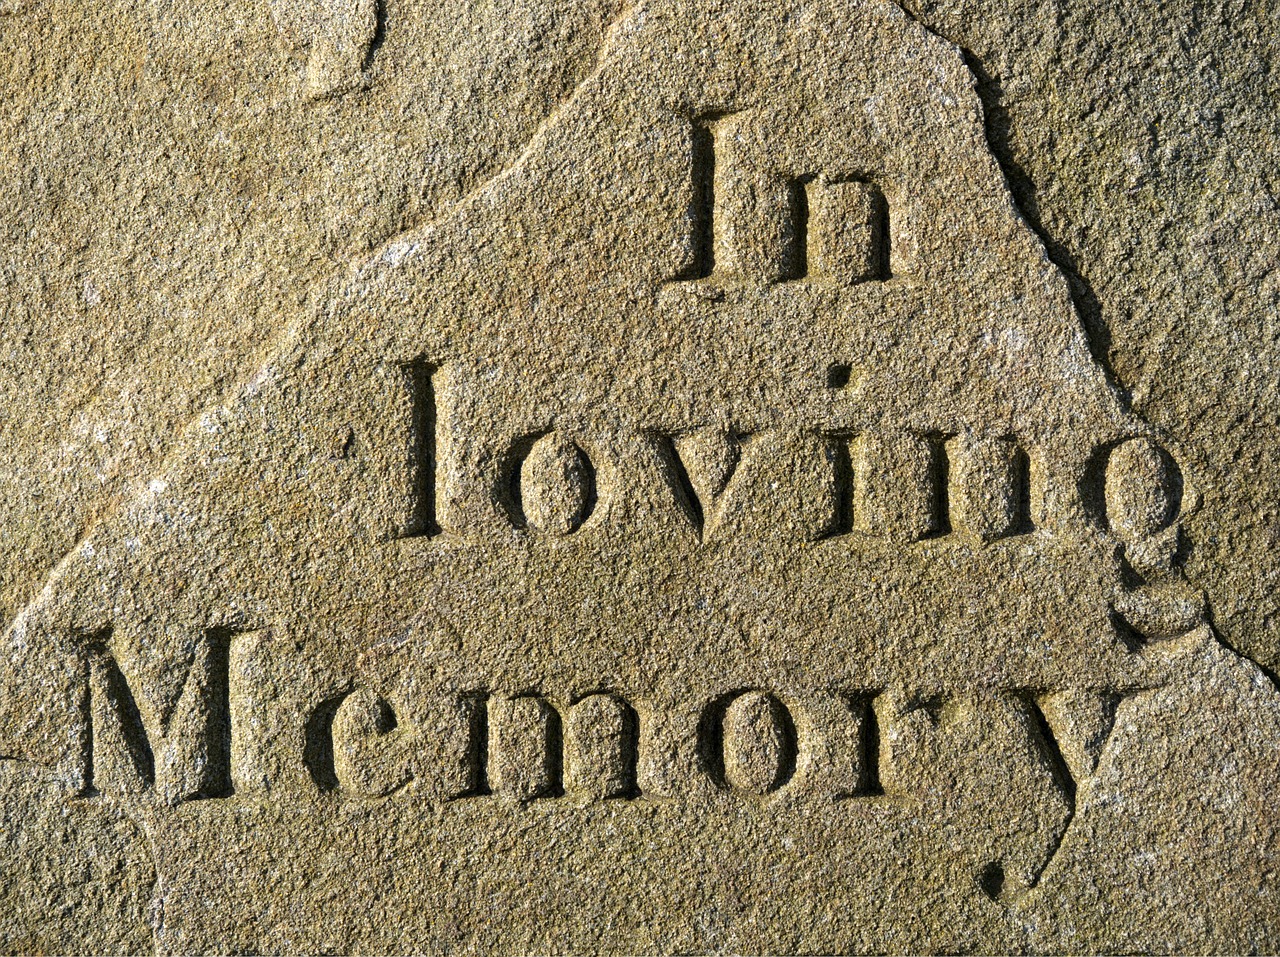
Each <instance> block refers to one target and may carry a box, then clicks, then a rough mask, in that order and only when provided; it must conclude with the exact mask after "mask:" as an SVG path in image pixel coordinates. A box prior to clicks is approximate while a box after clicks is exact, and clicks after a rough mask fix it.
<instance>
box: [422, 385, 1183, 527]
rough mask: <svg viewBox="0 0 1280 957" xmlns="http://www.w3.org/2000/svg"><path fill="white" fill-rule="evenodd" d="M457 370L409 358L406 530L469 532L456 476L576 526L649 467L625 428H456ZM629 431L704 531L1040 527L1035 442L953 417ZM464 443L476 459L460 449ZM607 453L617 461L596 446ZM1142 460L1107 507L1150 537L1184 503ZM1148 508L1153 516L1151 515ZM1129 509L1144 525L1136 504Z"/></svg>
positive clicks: (517, 521)
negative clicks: (441, 396)
mask: <svg viewBox="0 0 1280 957" xmlns="http://www.w3.org/2000/svg"><path fill="white" fill-rule="evenodd" d="M445 374H446V373H445V370H442V369H440V368H439V367H437V366H433V365H431V364H429V363H426V362H416V363H413V364H411V365H410V366H407V367H406V368H405V372H404V376H405V382H406V395H407V396H408V399H407V400H406V402H405V403H404V406H403V414H404V415H405V417H406V420H407V421H406V424H405V428H404V434H405V435H406V436H407V438H406V442H407V448H408V461H407V465H406V468H405V475H404V481H405V487H406V489H407V490H408V492H407V496H406V497H407V500H408V501H409V502H410V503H411V504H410V510H409V514H408V515H407V516H405V517H404V519H403V520H402V521H401V522H400V528H401V529H402V532H401V535H400V537H402V538H406V539H421V538H428V539H429V538H432V537H434V536H435V535H437V534H439V533H440V532H442V531H448V532H453V533H456V534H466V533H467V532H468V529H467V528H466V527H465V526H463V525H458V524H454V525H452V526H450V527H446V526H445V524H444V523H442V521H441V514H440V511H439V509H438V507H437V503H438V502H439V501H440V500H441V496H442V495H447V494H450V493H445V492H443V491H442V489H443V488H444V485H443V483H444V481H446V479H445V477H446V476H450V477H452V478H453V480H455V481H456V480H457V479H458V477H463V478H466V479H467V481H466V482H465V483H464V484H465V485H466V487H467V488H470V489H481V488H484V487H485V486H486V485H488V486H489V487H491V488H492V489H493V491H492V501H491V502H490V503H489V504H490V505H491V507H492V508H493V510H495V511H496V512H498V513H499V514H501V515H503V516H505V521H507V523H508V524H509V526H510V527H511V528H514V529H525V530H528V531H529V532H531V533H534V534H538V535H543V536H548V537H563V536H567V535H571V534H573V533H575V532H578V531H579V530H581V529H582V528H583V527H584V526H585V525H587V524H588V523H589V520H590V519H591V518H592V517H593V515H594V514H595V512H596V511H597V507H598V505H599V502H598V496H599V495H600V494H601V492H600V489H599V486H598V468H599V467H600V466H601V465H607V467H608V468H609V469H611V470H615V472H617V473H623V472H626V471H627V470H628V469H630V468H635V467H636V465H635V464H633V463H629V462H627V461H609V459H608V456H609V454H610V453H611V451H612V449H613V448H619V447H624V448H625V447H627V443H626V442H622V443H612V444H606V445H605V446H604V448H605V451H604V452H603V453H598V452H592V453H588V451H587V444H586V443H584V442H583V441H582V440H580V439H578V438H577V437H575V435H573V434H571V433H569V432H566V431H564V430H560V429H549V430H545V431H539V432H534V433H531V434H527V435H517V436H515V437H513V438H512V439H510V440H509V445H507V447H506V448H503V449H490V448H486V447H485V446H483V445H478V444H476V443H474V442H468V441H462V440H461V439H462V436H461V435H460V434H452V435H451V430H453V431H454V432H456V430H457V429H459V428H460V427H462V426H461V424H460V423H457V422H451V423H450V425H449V427H448V428H442V426H441V424H440V419H439V416H438V411H437V404H436V403H437V398H436V383H437V382H438V380H439V379H440V378H441V377H442V376H444V375H445ZM851 375H852V371H851V367H850V366H849V365H848V364H841V363H834V364H832V365H831V366H830V367H829V369H828V372H827V383H826V386H827V388H833V389H840V388H844V387H846V386H847V385H848V383H849V379H850V376H851ZM627 439H628V441H630V442H631V443H632V444H631V447H632V448H634V447H635V444H636V443H635V441H634V440H636V439H638V440H639V441H640V442H643V443H647V444H648V445H650V446H651V447H652V448H653V450H654V452H655V453H656V454H657V456H658V457H659V459H660V460H661V461H662V462H663V463H664V466H663V468H664V471H663V473H662V475H663V478H664V480H665V482H666V483H667V486H668V488H667V490H666V494H667V495H668V496H670V500H671V501H674V503H675V504H676V506H677V507H678V509H679V510H680V511H681V512H682V513H683V514H684V516H685V517H686V518H687V520H688V522H689V524H690V526H691V527H692V528H693V529H694V531H695V532H696V533H697V534H698V536H699V537H701V538H702V539H703V540H704V541H714V540H718V539H725V538H734V537H742V536H746V537H769V538H772V539H775V540H791V541H819V540H822V539H830V538H839V537H843V536H845V535H847V534H848V533H850V532H853V533H856V534H857V536H863V537H868V538H876V539H885V540H888V541H891V542H895V543H898V544H903V545H905V544H908V543H911V542H914V541H918V540H920V539H924V538H930V537H934V536H938V535H946V534H950V533H953V532H955V533H959V534H963V535H967V536H969V537H971V538H975V539H978V540H980V541H983V542H990V541H995V540H998V539H1001V538H1007V537H1009V536H1013V535H1022V534H1026V533H1029V532H1031V531H1033V530H1034V527H1035V521H1034V519H1033V512H1034V510H1035V503H1034V499H1035V494H1036V493H1035V481H1034V479H1035V475H1034V468H1033V459H1032V455H1031V453H1030V452H1028V450H1027V449H1025V448H1024V447H1023V446H1022V444H1021V443H1020V442H1019V441H1018V439H1017V438H1016V437H1012V436H1000V435H996V436H984V435H975V434H971V433H960V434H958V433H955V432H949V431H948V430H946V429H945V428H940V429H938V430H937V431H932V432H927V433H919V432H913V431H908V430H896V431H894V430H885V429H880V430H874V431H866V432H861V433H857V434H853V435H849V434H847V433H846V432H843V431H840V430H836V429H832V430H830V431H828V430H826V429H824V428H822V427H821V425H815V426H814V427H813V428H799V429H797V428H765V429H759V430H756V431H751V432H739V431H736V430H734V429H733V428H732V427H731V426H729V425H726V424H712V425H702V426H696V427H693V428H690V429H688V430H683V431H678V432H674V433H670V432H667V433H664V432H660V431H652V430H641V431H639V432H638V433H637V434H635V435H634V436H628V437H627ZM1135 441H1136V440H1135ZM1141 441H1142V443H1146V440H1141ZM1148 446H1149V448H1150V449H1151V450H1153V451H1150V452H1149V453H1143V454H1144V455H1146V456H1147V458H1152V457H1153V456H1158V455H1165V453H1163V452H1162V451H1160V450H1159V449H1157V448H1156V447H1155V446H1153V445H1150V443H1146V444H1144V445H1142V448H1144V449H1145V448H1147V447H1148ZM1127 448H1128V446H1126V445H1122V446H1120V447H1118V449H1117V451H1116V452H1114V453H1113V457H1118V458H1116V461H1121V460H1123V461H1125V462H1127V461H1128V459H1129V458H1132V457H1133V456H1131V455H1130V454H1129V452H1127V451H1125V450H1126V449H1127ZM459 449H460V450H465V451H464V452H463V453H462V454H465V455H467V456H474V457H475V458H474V460H467V459H458V458H456V457H453V456H456V455H457V454H458V453H457V452H456V451H455V450H459ZM597 454H600V455H603V458H604V462H602V463H598V462H597V461H596V460H595V458H594V457H595V456H596V455H597ZM1135 454H1136V453H1135ZM1126 456H1128V458H1126ZM1166 457H1167V456H1166ZM1141 461H1142V462H1146V459H1141ZM1152 461H1159V460H1158V459H1155V458H1152ZM494 462H496V463H499V465H498V471H499V474H498V475H497V476H495V477H494V478H493V479H492V480H491V481H490V482H485V481H484V479H483V477H482V476H483V474H484V472H485V470H486V469H488V468H490V467H491V464H492V463H494ZM1148 464H1150V463H1148ZM1134 468H1137V466H1130V465H1125V466H1124V470H1122V469H1121V467H1120V466H1119V465H1116V466H1115V467H1114V468H1112V469H1111V470H1110V471H1109V472H1108V475H1107V479H1106V484H1107V492H1106V495H1107V506H1106V507H1107V511H1108V514H1112V513H1114V514H1115V515H1117V516H1118V517H1117V518H1116V519H1115V521H1114V523H1113V525H1114V528H1115V531H1116V534H1117V535H1119V536H1120V537H1121V538H1122V539H1123V538H1125V537H1126V536H1128V537H1129V538H1131V539H1134V538H1135V536H1137V537H1141V534H1142V533H1144V532H1145V530H1146V527H1147V526H1148V525H1153V526H1154V525H1159V527H1160V528H1162V529H1163V528H1164V527H1166V526H1167V525H1169V524H1170V523H1171V519H1170V518H1169V516H1170V515H1172V514H1173V513H1174V512H1176V505H1170V504H1169V503H1167V502H1164V501H1163V499H1162V500H1161V501H1160V502H1156V503H1155V504H1154V505H1149V504H1144V503H1142V502H1136V501H1134V500H1133V499H1134V496H1138V495H1140V494H1152V495H1156V496H1157V497H1158V496H1159V495H1163V494H1165V493H1164V492H1160V491H1156V492H1145V491H1144V492H1141V493H1139V492H1137V491H1127V490H1126V488H1127V487H1126V486H1125V484H1124V483H1125V482H1131V484H1132V483H1137V484H1140V483H1143V482H1146V483H1151V482H1161V481H1164V479H1163V478H1161V477H1160V476H1157V475H1154V473H1153V474H1150V475H1148V474H1146V473H1145V472H1144V473H1142V474H1141V475H1137V477H1136V478H1133V479H1132V480H1130V479H1129V478H1127V477H1126V476H1129V475H1130V473H1131V472H1133V469H1134ZM1151 468H1154V466H1151ZM1149 471H1150V468H1148V472H1149ZM1135 474H1136V473H1135ZM468 477H469V478H468ZM1144 487H1145V486H1144ZM1135 488H1136V484H1135ZM452 494H453V495H454V497H453V498H451V499H449V502H450V504H451V506H452V513H453V514H454V515H455V519H454V521H455V522H457V521H459V519H457V518H456V516H458V515H464V514H477V512H478V511H479V510H478V509H476V508H475V507H474V503H473V506H472V507H471V508H469V509H468V508H459V506H460V504H462V503H461V502H460V501H459V500H458V499H457V498H456V493H452ZM1144 509H1145V510H1146V511H1143V510H1144ZM1153 509H1154V510H1155V511H1152V510H1153ZM1147 512H1152V515H1153V516H1154V517H1150V518H1144V517H1143V516H1145V515H1146V514H1147ZM1156 512H1158V513H1159V514H1155V513H1156ZM1130 514H1132V515H1134V516H1136V517H1135V518H1134V519H1132V522H1136V523H1138V524H1137V525H1133V524H1132V522H1131V521H1130V520H1129V519H1127V518H1125V517H1124V516H1126V515H1130ZM1144 522H1145V523H1146V524H1142V523H1144ZM1160 523H1163V524H1160ZM1147 537H1148V538H1149V537H1150V536H1147ZM1135 540H1136V539H1135ZM1144 540H1145V539H1144ZM1134 547H1136V546H1134Z"/></svg>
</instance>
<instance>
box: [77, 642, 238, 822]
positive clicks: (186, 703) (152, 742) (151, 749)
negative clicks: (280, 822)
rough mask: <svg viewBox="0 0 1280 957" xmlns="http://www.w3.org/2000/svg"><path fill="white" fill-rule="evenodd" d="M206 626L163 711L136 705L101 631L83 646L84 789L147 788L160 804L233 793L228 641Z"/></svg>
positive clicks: (133, 791) (120, 790)
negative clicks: (179, 684) (179, 685)
mask: <svg viewBox="0 0 1280 957" xmlns="http://www.w3.org/2000/svg"><path fill="white" fill-rule="evenodd" d="M232 637H233V636H232V635H231V633H229V632H226V631H210V632H208V633H206V634H205V635H204V636H203V637H202V638H201V639H200V640H199V641H198V643H197V644H196V648H195V653H194V657H193V660H192V662H191V667H190V670H189V671H188V672H187V675H186V679H185V681H184V682H183V684H182V689H181V693H180V694H179V695H178V697H177V699H176V701H174V702H173V704H172V706H171V708H170V710H168V711H165V712H161V713H158V714H157V713H155V712H154V711H151V710H150V709H148V708H146V707H145V705H140V702H139V699H138V698H137V697H136V696H135V694H134V691H133V688H131V686H130V684H129V682H128V681H127V680H126V678H125V675H124V673H123V672H122V671H121V669H120V667H119V665H118V664H117V663H116V656H115V654H114V651H113V648H112V644H113V643H112V640H111V636H110V635H109V634H103V635H100V636H98V637H97V638H95V639H94V640H92V641H91V642H90V643H89V645H88V653H87V659H86V663H85V664H86V695H85V710H86V720H85V723H84V727H85V741H84V766H83V780H84V790H85V792H86V793H90V794H92V793H99V792H108V791H109V792H112V793H117V794H136V793H141V792H146V791H150V790H152V789H154V790H155V792H156V793H157V795H158V796H159V797H160V798H161V799H162V800H164V801H165V802H167V803H174V804H176V803H178V802H180V801H189V800H194V799H198V798H220V797H227V796H229V795H230V794H232V793H234V785H233V773H232V763H231V762H232V751H233V749H232V738H233V732H232V710H231V687H230V683H231V671H230V662H231V644H232Z"/></svg>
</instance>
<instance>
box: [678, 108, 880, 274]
mask: <svg viewBox="0 0 1280 957" xmlns="http://www.w3.org/2000/svg"><path fill="white" fill-rule="evenodd" d="M690 146H691V150H690V159H691V162H690V169H691V175H690V182H691V187H692V189H691V194H692V195H691V201H690V212H689V221H690V235H689V243H688V247H689V264H688V265H687V266H686V267H685V269H684V270H683V271H682V272H681V274H680V275H679V277H678V278H679V279H682V280H711V281H713V282H718V283H734V282H743V283H762V284H770V283H778V282H789V281H796V280H816V281H826V282H834V283H839V284H841V285H853V284H855V283H859V282H867V281H869V280H885V279H888V278H889V277H890V245H889V236H890V232H889V204H888V202H887V200H886V199H885V195H884V193H883V192H882V191H881V190H880V189H879V188H878V187H877V186H876V185H875V184H873V183H869V182H865V181H860V180H858V179H855V178H852V177H845V176H842V175H841V174H840V173H838V172H836V171H830V170H809V171H799V172H797V171H784V170H779V169H777V168H776V167H775V166H774V165H773V162H772V158H773V156H774V153H775V151H774V148H773V143H772V137H771V136H770V134H769V131H768V130H766V129H765V128H764V127H763V126H762V125H761V124H760V122H759V119H758V117H757V116H756V115H755V114H754V113H753V112H751V111H743V112H739V113H730V114H713V115H710V116H707V117H704V118H702V119H700V120H697V121H695V122H694V123H693V127H692V133H691V138H690Z"/></svg>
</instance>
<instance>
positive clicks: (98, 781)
mask: <svg viewBox="0 0 1280 957" xmlns="http://www.w3.org/2000/svg"><path fill="white" fill-rule="evenodd" d="M264 634H266V633H264V632H250V633H244V634H233V633H230V632H226V631H213V632H209V633H208V634H206V636H205V638H204V639H203V641H202V642H201V643H200V646H199V648H198V649H197V652H196V655H195V658H194V660H193V662H192V665H191V668H190V669H189V671H188V674H187V677H186V681H185V684H184V685H183V687H182V689H181V693H180V695H179V696H178V698H177V700H176V702H175V704H174V705H173V707H172V708H171V710H170V712H169V714H168V715H167V716H164V717H155V716H153V717H152V718H149V719H147V720H144V717H143V714H142V712H141V711H140V709H139V706H138V703H137V699H136V698H135V696H134V694H133V692H132V689H131V688H130V685H129V683H128V682H127V681H126V679H125V677H124V674H123V672H122V671H121V669H120V668H119V666H118V665H117V662H116V660H115V658H114V657H113V655H112V654H111V652H110V650H109V647H108V644H107V642H106V641H99V642H97V643H96V644H93V645H91V646H90V647H89V652H88V657H87V661H86V669H85V677H86V682H87V688H86V694H85V696H84V701H85V708H86V712H87V713H86V714H85V719H86V720H85V726H84V732H83V750H82V769H81V771H82V781H83V794H84V795H85V796H87V797H93V796H96V795H99V794H104V793H110V794H115V795H126V794H134V795H141V794H151V795H153V796H154V797H156V798H157V799H159V800H161V801H163V802H165V803H169V804H177V803H181V802H183V801H191V800H223V799H231V798H234V797H235V796H237V795H245V794H262V793H269V792H271V791H273V790H278V791H284V790H286V789H285V788H284V786H283V783H282V782H281V781H280V780H277V779H276V778H277V775H280V774H281V770H280V769H285V770H286V772H287V770H288V769H293V770H294V771H296V772H298V773H297V780H299V781H301V782H303V786H304V787H306V788H310V789H312V790H314V791H316V792H333V793H335V794H337V795H339V796H346V797H353V798H364V799H371V798H384V797H387V796H389V795H392V794H394V793H396V792H398V791H401V790H403V789H405V788H406V786H407V785H409V784H410V782H415V783H416V784H417V785H419V786H420V787H421V788H422V789H423V790H424V792H425V793H427V794H430V795H433V796H436V797H438V798H440V799H441V800H446V801H448V800H464V799H472V800H474V799H486V798H507V799H512V800H515V801H518V802H529V801H535V800H553V799H560V798H576V799H578V800H601V801H603V800H634V799H638V798H644V797H670V796H673V795H675V794H677V793H679V792H680V791H682V790H685V791H687V790H689V789H695V788H703V789H705V788H710V789H712V790H715V791H719V792H723V793H725V794H728V795H740V796H742V797H746V798H751V797H760V796H764V795H771V794H774V793H776V792H781V791H783V790H785V789H788V788H794V787H802V788H803V789H804V790H805V791H807V792H809V791H812V792H817V793H822V794H825V795H826V796H827V797H832V798H875V797H894V796H900V795H902V794H904V793H905V792H906V791H908V790H909V788H910V781H909V779H910V777H911V776H912V772H908V771H906V770H905V766H906V764H910V763H911V760H910V759H909V758H908V757H907V752H908V751H910V750H912V748H913V745H912V744H911V742H912V741H913V740H914V741H916V742H917V746H918V744H919V742H920V739H921V735H925V736H927V735H928V734H930V733H932V730H931V729H937V728H938V727H939V723H940V722H943V719H944V716H945V715H946V714H947V713H948V712H949V711H953V710H954V709H955V708H957V707H959V706H960V704H959V701H960V699H957V698H953V697H948V696H932V697H922V696H918V695H917V696H914V697H912V696H908V695H906V694H904V693H902V692H899V691H896V690H894V689H874V688H863V689H851V690H848V691H840V690H837V691H821V692H819V691H815V692H813V693H812V695H809V696H801V697H799V698H797V697H793V696H789V695H782V694H777V693H773V692H771V691H769V690H768V689H760V688H738V689H734V690H731V691H728V692H725V693H722V694H717V695H713V696H708V698H706V699H705V700H700V701H699V700H694V701H688V702H685V703H683V704H680V705H677V706H673V707H669V708H665V709H659V708H656V707H654V706H653V705H652V703H651V702H650V701H648V700H646V699H644V698H637V699H635V700H630V699H628V698H627V697H626V696H624V695H623V694H621V693H617V692H614V691H598V692H595V693H591V694H587V695H585V696H580V697H576V698H569V697H565V698H559V697H554V696H551V695H543V694H536V693H519V694H503V693H499V692H496V691H493V692H490V691H474V692H467V693H452V692H449V693H444V692H442V693H440V694H439V695H438V696H437V697H436V698H435V699H434V700H433V701H430V702H427V703H426V704H425V705H423V704H422V703H421V702H419V703H418V706H413V707H410V706H405V704H404V703H399V705H400V706H399V707H398V706H397V704H393V703H392V701H390V700H388V699H387V698H385V697H384V696H382V695H381V694H379V693H378V692H377V691H375V690H373V689H370V688H363V687H358V686H353V685H350V684H348V685H347V686H346V687H344V688H343V689H341V690H339V691H337V693H335V694H331V695H328V696H320V698H319V700H317V701H316V703H315V704H313V705H311V706H309V707H308V708H301V709H298V710H297V711H292V712H290V711H285V712H279V711H277V712H274V713H273V717H272V718H271V720H268V715H267V714H266V708H267V705H266V704H264V701H265V699H266V697H267V696H266V695H265V694H264V693H263V691H262V689H261V688H259V687H257V683H260V680H261V674H260V669H256V668H254V667H251V666H248V665H247V663H246V662H247V657H248V656H246V655H244V654H242V653H241V645H242V644H252V643H253V641H255V640H260V639H261V638H262V636H263V635H264ZM1067 694H1068V693H1066V692H1062V693H1058V694H1056V695H1055V694H1053V693H1045V692H1044V691H1043V690H1040V691H1036V692H1032V691H1022V690H1016V689H1012V690H1007V691H1000V692H997V693H995V696H994V697H991V698H990V700H989V701H988V702H987V704H986V705H984V707H994V708H996V709H998V710H999V711H1000V713H1001V714H1002V715H1004V717H1002V718H1001V719H1000V720H1001V721H1004V722H1005V724H1007V725H1008V726H1009V727H1011V728H1015V729H1016V730H1015V732H1014V734H1015V735H1022V736H1029V737H1030V739H1033V740H1032V742H1031V743H1032V744H1034V745H1035V748H1034V750H1035V751H1036V752H1037V753H1045V754H1073V753H1074V752H1075V750H1077V749H1076V748H1075V746H1074V743H1073V742H1072V741H1071V740H1066V739H1064V740H1059V739H1060V738H1062V735H1060V734H1059V733H1058V731H1057V730H1055V729H1057V728H1059V727H1063V728H1069V727H1070V723H1069V722H1063V721H1061V720H1059V716H1060V715H1061V714H1065V713H1066V711H1064V710H1063V707H1064V702H1065V701H1066V699H1065V698H1064V695H1067ZM1120 697H1122V695H1119V694H1113V695H1110V696H1108V695H1100V696H1098V704H1099V705H1100V706H1101V707H1102V709H1103V712H1107V713H1109V714H1110V715H1112V716H1113V715H1114V708H1115V704H1116V702H1117V701H1118V700H1119V698H1120ZM1066 703H1067V704H1069V705H1070V707H1071V708H1073V709H1075V712H1074V713H1077V714H1078V712H1079V707H1078V705H1079V702H1075V701H1072V702H1066ZM1108 708H1109V709H1110V710H1109V712H1108V711H1107V709H1108ZM1100 713H1101V712H1100ZM281 714H284V715H286V716H290V715H291V716H292V719H293V727H281V726H278V725H281V724H287V723H288V722H285V721H281V720H280V715H281ZM424 715H426V716H427V717H425V718H424V717H423V716H424ZM997 723H999V722H997ZM1069 737H1070V736H1069V735H1067V738H1069ZM1019 744H1021V747H1019ZM1026 744H1027V741H1022V742H1017V741H1012V740H1011V745H1010V746H1011V747H1013V748H1014V749H1015V750H1026V747H1025V746H1026ZM989 757H990V756H989V755H988V756H987V757H986V758H984V760H986V759H989ZM273 769H275V770H273ZM1059 772H1060V776H1061V778H1062V780H1063V781H1067V782H1070V781H1071V774H1072V771H1071V769H1070V768H1067V767H1065V766H1064V767H1063V768H1060V769H1056V770H1055V772H1054V773H1055V775H1057V774H1059Z"/></svg>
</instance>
